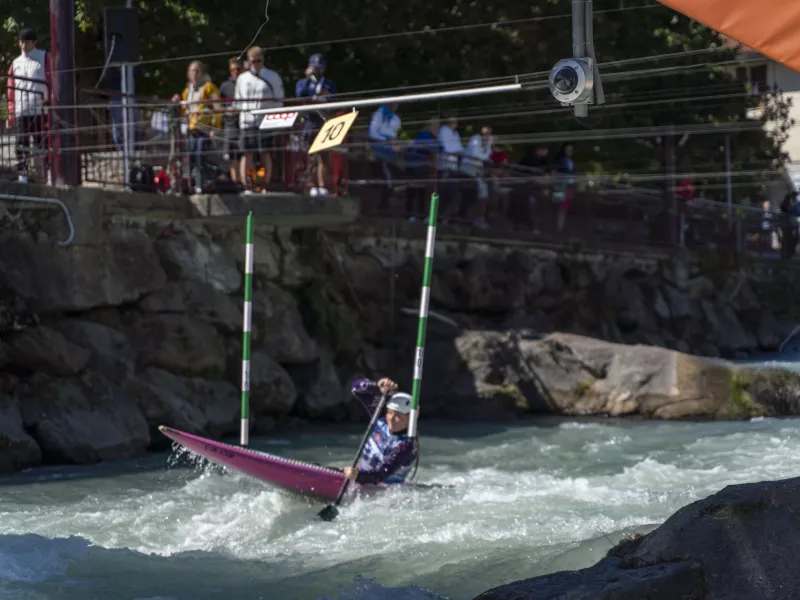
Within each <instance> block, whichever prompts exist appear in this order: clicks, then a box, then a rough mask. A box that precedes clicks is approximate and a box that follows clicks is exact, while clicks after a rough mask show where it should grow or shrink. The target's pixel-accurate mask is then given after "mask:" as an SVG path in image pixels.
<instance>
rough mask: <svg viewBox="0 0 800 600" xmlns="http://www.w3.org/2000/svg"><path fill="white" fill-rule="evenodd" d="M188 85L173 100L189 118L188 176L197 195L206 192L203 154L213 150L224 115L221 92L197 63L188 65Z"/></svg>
mask: <svg viewBox="0 0 800 600" xmlns="http://www.w3.org/2000/svg"><path fill="white" fill-rule="evenodd" d="M187 76H188V80H189V81H188V83H187V85H186V87H185V88H184V90H183V93H182V94H181V95H180V96H178V94H175V95H174V96H173V97H172V101H173V102H180V103H181V114H182V115H183V116H188V126H187V133H188V136H189V173H190V177H192V176H193V177H192V179H193V180H194V191H195V193H197V194H199V193H201V192H202V191H203V164H204V162H203V153H204V152H205V151H206V149H207V148H210V141H211V140H212V139H213V138H214V130H216V129H219V128H220V127H221V126H222V113H220V111H219V106H217V104H218V101H219V99H220V94H219V89H217V86H216V85H214V84H213V83H212V81H211V78H210V77H209V76H208V75H207V74H206V69H205V66H204V65H203V64H202V63H201V62H200V61H198V60H195V61H192V62H191V63H189V69H188V71H187Z"/></svg>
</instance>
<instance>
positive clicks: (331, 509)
mask: <svg viewBox="0 0 800 600" xmlns="http://www.w3.org/2000/svg"><path fill="white" fill-rule="evenodd" d="M388 398H389V394H388V393H385V394H383V395H382V396H381V401H380V402H379V403H378V408H376V409H375V412H374V413H373V414H372V420H371V421H370V422H369V427H367V431H366V433H365V434H364V437H363V439H362V440H361V445H360V446H359V447H358V453H357V454H356V459H355V460H354V461H353V468H354V469H355V468H356V467H358V463H359V461H360V460H361V454H362V453H363V452H364V446H366V445H367V440H369V435H370V434H371V433H372V428H373V427H375V423H376V422H377V421H378V418H379V417H380V416H381V413H382V412H383V407H384V406H386V400H388ZM349 483H350V479H348V478H345V480H344V484H342V489H341V490H339V497H338V498H336V501H335V502H334V503H333V504H328V506H326V507H325V508H323V509H322V510H321V511H320V512H319V513H318V515H317V516H318V517H319V518H320V519H322V520H323V521H333V520H334V519H335V518H336V517H337V516H338V515H339V509H338V508H337V507H338V506H339V504H340V503H341V501H342V498H344V493H345V492H346V491H347V484H349Z"/></svg>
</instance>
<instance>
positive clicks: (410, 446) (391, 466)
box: [345, 440, 416, 483]
mask: <svg viewBox="0 0 800 600" xmlns="http://www.w3.org/2000/svg"><path fill="white" fill-rule="evenodd" d="M415 458H416V453H415V451H414V442H413V441H411V440H404V441H402V442H400V443H399V444H397V446H395V447H394V448H393V449H392V451H391V452H390V453H389V455H388V456H387V457H386V458H385V459H384V461H383V462H382V463H381V464H380V465H378V466H377V467H376V468H375V469H371V470H369V471H358V470H356V469H350V468H346V469H345V474H346V475H347V477H349V478H350V479H352V480H353V481H356V482H358V483H380V482H381V481H383V480H384V479H386V478H387V477H389V476H390V475H393V474H394V472H395V471H397V469H399V468H400V467H404V466H405V465H408V464H411V463H412V462H414V459H415Z"/></svg>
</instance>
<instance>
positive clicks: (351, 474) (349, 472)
mask: <svg viewBox="0 0 800 600" xmlns="http://www.w3.org/2000/svg"><path fill="white" fill-rule="evenodd" d="M344 476H345V477H347V478H348V479H349V480H350V481H355V480H356V477H358V469H354V468H353V467H345V468H344Z"/></svg>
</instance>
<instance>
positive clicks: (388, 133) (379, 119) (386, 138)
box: [369, 104, 400, 210]
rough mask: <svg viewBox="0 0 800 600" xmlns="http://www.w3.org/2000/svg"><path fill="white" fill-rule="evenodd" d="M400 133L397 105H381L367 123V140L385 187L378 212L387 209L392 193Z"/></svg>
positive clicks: (382, 189)
mask: <svg viewBox="0 0 800 600" xmlns="http://www.w3.org/2000/svg"><path fill="white" fill-rule="evenodd" d="M399 131H400V117H398V116H397V104H392V105H387V104H384V105H382V106H381V107H380V108H379V109H378V110H376V111H375V112H374V113H373V115H372V118H371V119H370V121H369V140H370V142H372V151H373V152H374V154H375V158H376V159H377V166H378V168H379V169H380V176H381V177H383V180H384V182H385V185H384V186H383V187H382V188H381V204H380V210H386V209H388V208H389V198H391V195H392V192H393V191H394V185H393V184H392V171H393V169H394V164H395V162H396V161H397V157H398V154H397V133H398V132H399Z"/></svg>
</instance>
